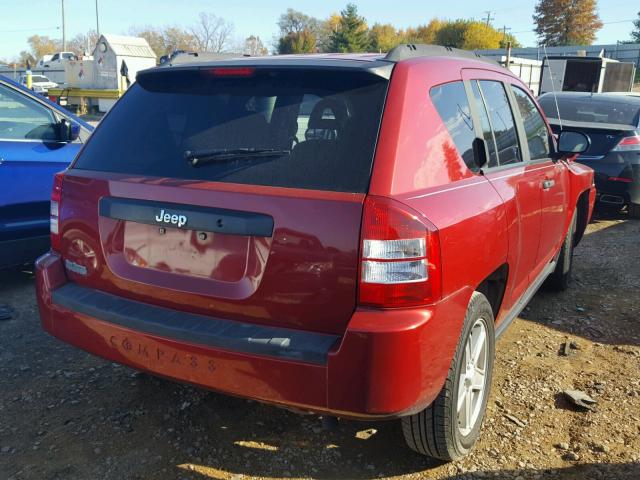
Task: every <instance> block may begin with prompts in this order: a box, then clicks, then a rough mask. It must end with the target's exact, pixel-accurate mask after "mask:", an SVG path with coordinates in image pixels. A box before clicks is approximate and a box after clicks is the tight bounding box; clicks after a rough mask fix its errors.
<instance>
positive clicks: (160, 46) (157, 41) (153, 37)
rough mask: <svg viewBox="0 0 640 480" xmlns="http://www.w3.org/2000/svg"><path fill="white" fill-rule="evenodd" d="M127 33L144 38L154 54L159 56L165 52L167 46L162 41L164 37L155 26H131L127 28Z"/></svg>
mask: <svg viewBox="0 0 640 480" xmlns="http://www.w3.org/2000/svg"><path fill="white" fill-rule="evenodd" d="M129 35H131V36H134V37H140V38H144V39H145V40H146V41H147V43H148V44H149V46H150V47H151V50H153V52H154V53H155V54H156V56H158V57H161V56H162V55H164V54H165V53H168V52H167V46H166V44H165V42H164V37H163V35H162V32H161V31H160V30H159V29H158V28H155V27H152V26H150V25H146V26H143V27H131V28H130V29H129Z"/></svg>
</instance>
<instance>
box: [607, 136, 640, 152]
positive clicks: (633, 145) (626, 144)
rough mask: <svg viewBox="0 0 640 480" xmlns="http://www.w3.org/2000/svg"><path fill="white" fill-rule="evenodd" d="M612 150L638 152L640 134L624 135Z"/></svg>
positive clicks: (639, 148)
mask: <svg viewBox="0 0 640 480" xmlns="http://www.w3.org/2000/svg"><path fill="white" fill-rule="evenodd" d="M611 151H612V152H637V151H640V135H632V136H629V137H623V138H622V140H620V142H618V144H617V145H616V146H615V147H614V148H613V149H611Z"/></svg>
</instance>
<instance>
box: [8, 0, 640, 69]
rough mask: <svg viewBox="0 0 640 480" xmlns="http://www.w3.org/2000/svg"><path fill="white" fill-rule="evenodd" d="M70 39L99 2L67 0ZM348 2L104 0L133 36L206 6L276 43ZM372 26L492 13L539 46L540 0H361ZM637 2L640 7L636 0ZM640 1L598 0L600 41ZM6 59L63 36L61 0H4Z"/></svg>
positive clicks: (108, 22)
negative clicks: (282, 34)
mask: <svg viewBox="0 0 640 480" xmlns="http://www.w3.org/2000/svg"><path fill="white" fill-rule="evenodd" d="M64 3H65V11H66V30H67V38H68V39H69V38H72V37H74V36H75V35H76V34H78V33H82V32H86V31H87V30H90V29H95V26H96V16H95V1H94V0H64ZM346 3H348V0H340V1H336V0H322V1H317V0H314V1H308V0H297V1H295V2H294V1H291V0H289V1H281V0H273V1H266V0H262V1H260V0H243V1H241V2H237V1H235V2H234V1H233V0H226V1H217V0H182V1H180V2H177V1H176V0H98V4H99V20H100V31H101V32H102V33H113V34H126V33H127V31H128V30H129V28H130V27H131V26H141V25H152V26H162V25H179V26H183V27H186V26H188V25H190V24H192V23H193V22H194V21H195V20H196V17H197V15H198V13H199V12H211V13H214V14H215V15H217V16H219V17H223V18H224V19H226V20H228V21H230V22H232V23H233V25H234V27H235V28H234V33H235V36H236V37H237V40H239V41H242V40H243V39H244V38H246V37H248V36H249V35H257V36H259V37H260V38H261V39H262V40H263V42H264V43H265V44H266V45H267V46H269V47H271V44H272V41H273V39H274V37H275V34H276V32H277V26H276V21H277V20H278V17H279V16H280V14H281V13H283V12H284V11H286V9H287V8H288V7H292V8H294V9H296V10H300V11H302V12H304V13H306V14H308V15H312V16H315V17H318V18H326V17H328V16H329V15H330V14H331V13H334V12H339V11H340V10H341V9H343V8H344V6H345V5H346ZM354 3H355V4H356V5H357V6H358V11H359V13H360V14H361V15H363V16H364V17H365V18H366V20H367V22H368V23H369V25H372V24H373V23H376V22H380V23H392V24H393V25H395V26H396V27H400V28H406V27H409V26H415V25H418V24H424V23H427V22H428V21H429V20H430V19H431V18H433V17H439V18H445V19H456V18H473V19H486V16H487V11H490V12H491V18H492V20H491V23H492V25H493V26H494V27H496V28H500V29H501V28H502V27H503V26H506V27H507V28H510V29H511V30H510V33H513V34H514V35H515V36H516V37H517V38H518V40H519V41H520V43H522V44H523V45H524V46H535V44H536V37H535V34H534V33H533V32H532V30H533V22H532V19H531V15H532V14H533V8H534V5H535V3H536V2H535V1H534V0H483V1H481V2H480V1H478V0H455V1H450V2H447V1H442V0H438V1H433V0H422V1H398V2H394V1H391V0H366V1H365V0H362V1H354ZM634 4H635V7H634V6H633V5H634ZM638 9H639V8H638V4H637V3H636V2H635V1H633V0H598V10H599V13H600V18H601V20H602V21H603V22H604V23H605V25H604V27H603V28H602V29H601V30H600V31H599V32H598V35H597V40H596V43H615V42H616V41H617V40H628V39H629V36H630V32H631V30H632V28H633V24H632V23H631V22H632V20H633V19H635V18H637V14H638ZM0 12H2V15H0V59H6V60H13V59H14V58H16V57H17V56H18V54H19V53H20V51H22V50H27V49H28V44H27V38H28V37H29V36H31V35H34V34H38V35H47V36H50V37H54V38H55V37H57V38H61V37H62V30H61V27H60V25H61V23H62V22H61V17H62V15H61V0H0Z"/></svg>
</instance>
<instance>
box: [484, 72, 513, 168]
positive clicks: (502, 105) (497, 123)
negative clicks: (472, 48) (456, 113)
mask: <svg viewBox="0 0 640 480" xmlns="http://www.w3.org/2000/svg"><path fill="white" fill-rule="evenodd" d="M480 88H481V90H482V95H483V97H484V100H485V103H486V105H487V109H488V110H489V119H490V121H491V127H492V129H493V136H494V137H495V139H496V149H497V151H498V160H499V162H500V165H509V164H512V163H517V162H520V161H521V160H522V158H521V157H520V147H519V145H518V136H517V132H516V124H515V121H514V119H513V113H512V112H511V107H510V106H509V100H508V99H507V92H506V91H505V89H504V85H503V84H502V82H495V81H492V80H480Z"/></svg>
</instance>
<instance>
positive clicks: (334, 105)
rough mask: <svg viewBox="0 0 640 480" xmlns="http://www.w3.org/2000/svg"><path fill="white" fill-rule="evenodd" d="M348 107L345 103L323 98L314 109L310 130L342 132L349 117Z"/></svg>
mask: <svg viewBox="0 0 640 480" xmlns="http://www.w3.org/2000/svg"><path fill="white" fill-rule="evenodd" d="M348 115H349V114H348V113H347V106H346V105H345V104H344V103H343V102H339V101H337V100H333V99H330V98H323V99H322V100H319V101H318V103H316V104H315V106H314V107H313V111H312V112H311V115H310V116H309V124H308V128H309V129H325V130H340V129H341V128H342V126H343V125H344V122H345V120H346V119H347V117H348Z"/></svg>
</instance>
